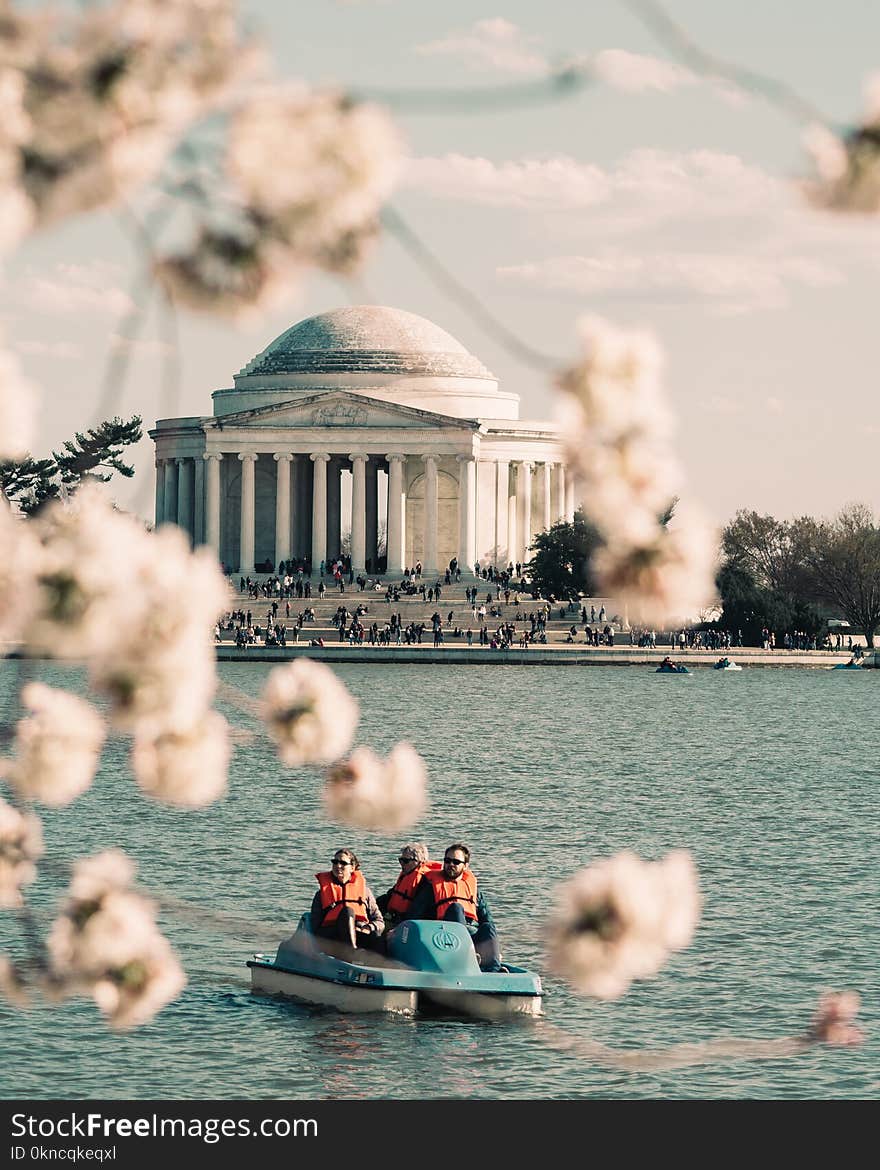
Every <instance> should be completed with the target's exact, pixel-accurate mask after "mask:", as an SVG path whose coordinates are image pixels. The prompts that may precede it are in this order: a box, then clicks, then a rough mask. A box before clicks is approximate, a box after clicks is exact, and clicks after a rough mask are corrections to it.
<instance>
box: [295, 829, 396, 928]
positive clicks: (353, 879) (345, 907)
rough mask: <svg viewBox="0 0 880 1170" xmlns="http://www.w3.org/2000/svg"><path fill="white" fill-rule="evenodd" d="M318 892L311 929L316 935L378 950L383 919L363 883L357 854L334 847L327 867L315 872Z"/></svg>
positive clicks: (370, 892)
mask: <svg viewBox="0 0 880 1170" xmlns="http://www.w3.org/2000/svg"><path fill="white" fill-rule="evenodd" d="M315 877H316V878H317V881H318V891H317V893H316V894H315V896H314V898H313V899H312V910H311V918H312V932H313V933H314V934H316V935H318V937H319V938H327V939H334V940H335V941H337V942H344V943H348V945H349V946H350V947H355V948H357V947H364V948H367V949H368V950H379V949H381V943H380V942H379V939H380V938H381V936H382V932H383V931H384V929H385V921H384V919H383V918H382V914H381V912H380V910H379V907H378V906H377V904H376V899H375V898H374V897H373V891H372V890H371V889H370V887H369V886H368V885H367V883H366V879H365V878H364V875H363V873H362V871H361V867H360V862H359V861H358V859H357V854H356V853H354V852H353V851H352V850H351V849H337V850H336V852H335V853H334V854H333V859H332V861H331V862H330V869H329V870H327V871H324V872H322V873H316V874H315Z"/></svg>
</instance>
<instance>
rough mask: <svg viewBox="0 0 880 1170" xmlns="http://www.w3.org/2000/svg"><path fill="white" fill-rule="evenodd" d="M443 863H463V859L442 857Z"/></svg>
mask: <svg viewBox="0 0 880 1170" xmlns="http://www.w3.org/2000/svg"><path fill="white" fill-rule="evenodd" d="M443 864H444V865H464V864H465V860H464V858H463V857H444V858H443Z"/></svg>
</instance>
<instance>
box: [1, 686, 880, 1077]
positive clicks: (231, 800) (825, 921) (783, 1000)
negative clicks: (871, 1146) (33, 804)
mask: <svg viewBox="0 0 880 1170" xmlns="http://www.w3.org/2000/svg"><path fill="white" fill-rule="evenodd" d="M36 669H37V670H38V673H39V674H40V676H41V677H43V678H45V679H46V681H50V682H51V681H64V682H66V683H73V682H79V676H78V675H77V674H76V672H73V671H70V670H65V669H63V668H58V667H52V666H49V665H48V664H45V665H41V666H40V667H38V668H36ZM269 669H270V668H269V667H268V666H263V665H260V664H256V663H254V664H250V663H227V664H222V665H221V667H220V671H221V674H222V676H223V678H224V679H225V680H226V681H227V682H229V683H231V684H232V685H234V686H236V687H239V688H240V689H242V690H244V691H246V692H247V693H248V694H251V695H254V694H257V693H258V691H259V689H260V687H261V686H262V683H263V680H264V678H265V675H266V673H267V671H268V670H269ZM339 674H340V676H341V677H342V678H343V680H344V681H345V682H346V683H347V684H348V685H349V687H350V688H351V690H352V691H353V692H354V694H355V695H356V696H357V697H358V698H359V700H360V701H361V704H362V708H363V716H364V717H363V724H362V731H361V736H360V739H361V742H367V743H369V744H371V745H372V746H373V747H375V748H377V749H382V750H387V749H388V748H389V747H390V746H391V745H392V744H394V743H395V742H397V741H398V740H399V739H409V740H410V741H412V742H413V743H414V744H415V745H416V746H417V747H418V748H419V750H420V751H421V752H422V753H423V755H424V756H425V758H426V760H427V762H428V765H429V771H430V776H431V781H432V788H431V792H432V807H431V810H430V813H429V815H428V816H427V817H426V819H425V821H424V823H423V824H421V825H419V826H418V828H417V830H416V831H415V832H414V833H412V834H409V836H412V837H414V838H416V839H418V838H424V839H425V840H427V841H428V842H429V844H430V845H431V847H432V850H433V853H434V855H435V856H439V855H440V851H441V850H442V849H443V847H444V846H445V845H446V844H447V843H448V842H450V841H455V840H463V841H465V842H467V843H469V844H470V846H471V848H472V850H473V854H474V856H473V865H474V868H475V870H476V872H477V874H478V875H479V878H480V881H481V883H482V885H483V887H484V889H485V890H486V891H487V893H488V894H489V895H490V897H491V900H492V905H493V908H494V911H495V917H496V920H497V922H498V924H499V930H500V933H501V937H502V943H503V948H504V951H505V954H506V956H507V957H508V958H509V959H510V960H512V961H513V962H516V963H519V964H521V965H524V966H527V967H530V968H534V969H538V970H541V969H542V955H541V939H540V917H541V910H542V907H543V906H544V905H545V904H546V901H547V899H548V897H549V892H550V890H551V888H552V885H553V882H554V881H555V880H557V879H558V878H560V877H564V876H565V875H567V874H568V873H570V872H571V871H572V870H574V869H575V868H577V867H578V866H579V865H580V864H582V863H583V862H585V861H587V860H589V859H590V858H594V857H600V856H605V855H607V854H609V853H612V852H614V851H616V850H619V849H623V848H631V849H634V850H635V851H636V852H638V853H639V854H640V855H642V856H643V857H649V858H654V857H658V856H660V855H661V854H663V853H665V852H666V851H667V850H669V849H672V848H679V847H685V848H688V849H690V850H691V851H692V852H693V854H694V856H695V858H696V862H697V865H698V868H699V872H700V880H701V888H702V892H703V896H704V899H705V905H704V912H703V917H702V921H701V925H700V927H699V929H698V931H697V934H696V937H695V940H694V942H693V944H692V945H691V946H690V947H689V948H688V949H687V950H685V951H683V952H680V953H679V954H677V955H676V956H674V958H673V960H672V962H671V963H670V964H669V966H668V967H667V968H666V969H665V970H664V971H663V972H662V973H661V974H660V975H659V976H658V977H656V978H654V979H653V980H649V981H646V982H644V983H640V984H638V985H636V986H635V987H633V988H632V989H631V990H630V992H629V993H628V994H627V995H626V996H625V997H624V998H623V999H621V1000H619V1001H617V1002H615V1003H611V1004H605V1003H596V1002H594V1001H586V1000H582V999H579V998H577V997H576V996H574V995H572V994H571V993H570V992H569V991H568V990H567V989H566V987H565V986H564V985H563V984H561V983H560V982H559V981H558V980H555V979H552V978H546V977H545V986H546V989H547V998H546V1000H545V1011H546V1021H547V1023H551V1024H552V1025H554V1026H555V1027H557V1028H559V1029H562V1030H564V1032H565V1033H567V1034H569V1035H573V1036H578V1037H589V1038H593V1039H598V1040H600V1041H602V1042H604V1043H606V1044H608V1045H612V1046H614V1047H617V1048H623V1049H627V1050H633V1049H638V1048H641V1047H658V1046H664V1045H669V1044H674V1043H678V1042H681V1041H685V1040H707V1039H712V1038H717V1037H721V1036H737V1037H752V1038H774V1037H782V1036H786V1035H791V1034H794V1033H797V1032H798V1031H800V1030H802V1029H803V1027H804V1026H805V1024H806V1022H807V1021H808V1020H809V1017H810V1015H811V1012H812V1009H813V1005H814V1003H815V1001H816V999H817V997H818V995H819V993H820V992H821V991H822V990H823V989H825V988H829V987H830V988H844V987H846V988H849V987H852V988H856V989H858V990H859V991H860V992H861V993H862V996H863V1020H864V1023H865V1025H866V1027H867V1029H868V1033H869V1035H868V1042H867V1043H866V1044H865V1045H864V1046H863V1047H861V1048H860V1049H855V1050H853V1049H847V1050H841V1049H831V1048H828V1047H820V1048H814V1049H812V1050H810V1051H809V1052H808V1053H806V1054H804V1055H801V1056H797V1057H794V1058H787V1059H783V1058H779V1059H775V1060H772V1061H769V1062H767V1061H765V1062H742V1063H721V1064H717V1063H716V1064H712V1065H710V1066H708V1067H704V1066H700V1067H690V1068H685V1069H679V1070H671V1071H662V1072H652V1073H650V1074H648V1073H643V1072H624V1071H620V1070H618V1069H613V1068H607V1067H600V1066H599V1065H596V1064H591V1063H589V1062H586V1061H585V1060H584V1059H583V1057H582V1056H581V1055H578V1054H577V1053H576V1052H564V1051H560V1049H559V1047H558V1045H557V1044H556V1042H555V1036H556V1033H554V1032H552V1031H551V1030H549V1029H548V1028H547V1027H545V1025H544V1023H543V1022H542V1021H540V1020H539V1021H520V1022H517V1023H494V1024H487V1023H480V1022H476V1021H461V1020H450V1019H445V1020H444V1019H416V1020H412V1019H397V1018H391V1017H389V1018H374V1017H366V1016H361V1017H357V1016H351V1017H346V1016H342V1015H339V1014H337V1013H334V1012H330V1011H322V1010H318V1009H314V1008H309V1007H303V1006H298V1005H295V1004H291V1003H285V1002H279V1001H274V1000H270V999H262V998H258V997H253V996H251V994H250V992H249V981H248V977H249V972H248V971H247V968H246V967H245V966H244V964H245V961H246V960H247V959H248V958H249V957H250V954H251V952H252V951H254V950H272V949H274V946H275V945H276V943H277V941H278V939H279V938H280V937H281V934H282V932H284V933H287V932H289V930H290V929H291V928H292V926H293V924H294V923H295V921H296V919H297V917H298V916H299V914H300V912H301V911H302V910H304V909H306V908H307V906H308V904H309V901H310V899H311V896H312V893H313V891H314V889H315V882H314V876H313V875H314V873H315V871H316V870H317V869H319V868H325V867H326V863H327V862H328V861H329V858H330V856H331V851H332V850H333V849H335V848H336V847H337V846H339V845H343V844H345V845H351V846H353V847H354V848H355V850H356V851H357V852H358V853H359V855H360V857H361V861H362V865H363V868H364V870H365V872H366V875H367V879H368V881H369V882H370V884H371V885H372V886H373V887H374V889H375V890H376V891H377V892H380V891H381V890H383V889H385V888H387V886H388V885H390V884H391V881H392V880H393V879H394V877H395V876H396V874H397V872H398V867H397V864H396V861H395V859H396V856H397V849H398V846H399V844H400V837H399V836H394V837H393V838H392V837H385V836H372V837H369V838H367V837H366V836H365V835H363V834H358V833H352V832H349V831H347V830H344V829H340V828H337V827H334V826H332V825H328V824H327V823H326V822H325V821H324V820H323V819H322V816H321V808H320V799H319V785H318V778H317V776H316V775H313V774H311V773H302V774H296V775H291V774H290V773H288V772H286V771H285V770H284V769H282V767H281V766H280V765H279V764H278V763H277V761H276V759H275V756H274V753H273V751H272V749H271V748H270V747H269V746H268V744H267V743H266V742H265V741H264V739H263V738H262V737H261V736H260V735H259V734H257V735H256V736H254V738H253V739H251V740H250V741H249V742H245V743H241V744H239V746H238V747H237V749H236V753H235V757H234V762H233V768H232V785H231V790H230V793H229V795H228V796H227V798H226V799H225V800H223V801H222V802H220V803H218V804H217V805H215V806H212V807H211V808H209V809H206V810H204V811H201V812H197V813H183V812H177V811H174V810H171V809H167V808H164V807H162V806H159V805H156V804H154V803H152V802H150V801H148V800H147V799H145V798H142V797H141V796H140V794H139V792H138V790H137V788H136V787H135V785H134V782H133V781H132V780H131V779H130V777H129V776H128V774H127V772H126V770H125V752H126V742H125V741H124V740H122V739H119V740H114V741H113V742H112V743H111V745H110V747H109V748H108V751H107V754H106V757H105V762H104V765H103V767H102V770H101V773H100V775H99V777H98V780H97V781H96V784H95V786H94V787H93V789H92V790H91V791H90V792H89V793H88V794H86V796H84V797H81V798H80V799H79V800H78V801H77V802H76V803H75V804H74V805H72V806H71V807H70V808H69V809H66V810H58V811H51V810H50V811H47V813H46V815H45V817H44V821H45V824H46V837H47V844H48V847H49V849H50V851H51V854H52V856H53V858H55V859H59V858H64V859H69V858H72V857H75V856H80V855H83V854H85V853H87V852H92V851H95V850H98V849H102V848H106V847H109V846H111V845H120V846H122V847H123V848H124V849H126V850H127V851H128V852H129V853H130V854H131V855H132V856H133V857H134V858H135V859H136V860H137V862H138V864H139V877H140V880H141V882H142V884H143V885H144V886H145V887H148V888H153V889H160V890H165V891H168V892H169V893H173V894H174V895H176V896H177V897H179V898H183V899H185V900H186V901H187V902H188V903H191V904H193V905H194V906H197V907H202V908H207V909H209V910H211V911H213V912H223V913H224V914H226V915H227V916H228V921H226V923H225V927H224V928H223V929H218V928H214V927H211V926H208V925H206V924H205V923H204V922H203V921H201V920H198V919H194V918H183V917H181V916H180V915H179V914H177V913H175V914H171V913H167V912H164V913H163V915H162V925H163V928H164V929H165V932H166V933H167V934H168V936H169V937H170V938H171V939H172V941H173V943H174V945H175V947H176V949H177V950H178V953H179V954H180V956H181V958H182V960H183V963H184V965H185V967H186V969H187V971H188V974H189V980H190V981H189V986H188V987H187V990H186V992H185V993H184V995H183V996H182V997H181V998H180V999H179V1000H178V1001H177V1002H176V1003H174V1004H172V1005H171V1006H169V1007H168V1008H166V1009H165V1010H164V1011H163V1012H162V1013H161V1014H160V1015H159V1016H158V1017H157V1018H156V1019H155V1021H153V1022H152V1023H151V1024H150V1025H148V1026H146V1027H144V1028H142V1029H139V1030H137V1031H135V1032H133V1033H130V1034H123V1035H116V1034H114V1033H110V1032H108V1031H107V1029H106V1028H105V1027H104V1026H103V1024H102V1023H101V1022H100V1019H99V1017H98V1014H97V1010H96V1009H95V1008H94V1007H93V1006H92V1005H91V1004H90V1003H88V1002H86V1001H77V1002H74V1003H70V1004H67V1005H65V1006H63V1007H61V1008H60V1009H59V1008H54V1009H36V1010H32V1011H30V1012H26V1013H20V1012H16V1011H13V1010H11V1009H8V1008H7V1007H5V1006H2V1005H0V1036H2V1041H0V1052H2V1058H0V1097H2V1098H3V1099H8V1098H12V1097H17V1098H30V1099H51V1098H59V1097H62V1098H112V1099H122V1098H135V1099H146V1098H151V1097H152V1098H164V1099H210V1098H224V1099H237V1098H243V1099H254V1100H296V1099H333V1098H386V1097H391V1098H410V1097H413V1098H419V1097H422V1096H424V1095H426V1083H427V1082H426V1077H427V1076H428V1075H430V1082H431V1083H432V1084H433V1085H442V1086H443V1093H444V1095H445V1096H447V1097H482V1098H515V1099H526V1098H591V1097H599V1098H656V1097H664V1098H719V1097H733V1098H767V1097H773V1098H873V1099H876V1098H877V1097H878V1096H880V1092H878V1088H880V1079H878V1073H877V1069H878V1067H880V1061H878V1055H880V1053H878V1048H880V1044H878V1036H880V1026H878V978H877V967H878V964H877V959H878V954H880V948H878V924H877V892H878V890H877V873H878V871H880V865H878V863H880V856H878V853H880V847H878V835H877V825H878V823H880V818H878V782H877V768H876V742H875V740H874V738H873V737H874V734H875V730H876V726H877V715H876V712H877V687H878V686H880V673H877V674H875V673H873V672H871V673H869V672H865V674H863V675H860V674H856V673H854V672H852V673H850V672H842V671H837V672H833V673H832V672H829V671H823V670H796V669H791V670H785V671H781V670H773V669H760V668H752V669H748V670H743V672H742V673H741V674H723V673H718V672H714V671H710V670H705V671H703V670H701V671H696V672H694V673H693V674H692V675H690V676H686V677H685V676H681V677H676V676H671V677H664V676H659V675H656V674H654V673H653V672H652V671H651V670H650V669H648V668H639V667H629V668H614V667H585V668H574V667H565V668H558V669H553V668H548V667H535V666H531V667H530V666H525V667H516V666H510V667H507V666H488V667H466V668H463V669H456V668H448V667H442V666H418V665H413V666H400V667H394V666H392V667H388V666H370V665H354V664H353V665H351V666H348V667H345V668H340V669H339ZM14 677H15V667H14V665H13V664H11V663H4V664H3V665H2V670H0V683H2V685H3V687H4V691H3V695H4V699H3V701H4V702H6V703H7V704H8V702H9V695H10V688H11V685H12V683H13V680H14ZM222 709H223V711H224V713H225V714H226V715H227V716H228V717H230V718H231V719H232V720H233V721H234V723H235V725H236V726H237V727H239V728H241V729H248V728H255V725H254V724H253V723H252V721H251V720H249V719H248V718H247V717H246V716H243V715H241V714H236V713H235V711H234V710H233V709H231V708H229V707H228V706H226V705H223V706H222ZM32 889H33V891H34V898H35V903H36V905H37V906H38V908H39V909H40V911H41V913H47V914H48V913H49V911H50V910H51V907H52V905H53V903H54V900H55V898H56V897H57V895H58V884H57V880H56V881H53V880H52V879H49V878H46V877H45V876H42V877H41V878H40V879H39V881H38V882H37V883H36V884H35V886H34V887H32ZM19 946H20V943H19V942H18V935H17V925H16V920H15V917H14V915H12V914H10V913H9V912H4V913H2V914H0V950H6V951H7V952H9V953H15V952H16V951H17V949H18V948H19ZM428 1095H431V1094H428Z"/></svg>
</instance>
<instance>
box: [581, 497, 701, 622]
mask: <svg viewBox="0 0 880 1170" xmlns="http://www.w3.org/2000/svg"><path fill="white" fill-rule="evenodd" d="M716 568H717V540H716V538H715V534H714V533H713V531H712V530H711V528H710V527H709V525H708V524H707V523H706V521H705V520H704V519H703V518H702V517H701V516H700V515H699V514H697V513H696V511H695V510H694V509H689V510H686V511H685V510H681V511H680V512H679V515H677V516H676V519H675V526H674V527H670V528H664V527H662V526H661V525H657V526H656V528H655V532H654V536H653V540H652V541H650V542H648V541H645V542H643V543H642V544H630V545H624V544H622V543H618V542H617V540H616V539H614V538H612V539H611V540H610V542H609V543H608V544H607V545H606V546H605V547H604V548H601V549H599V550H598V552H597V554H596V558H595V563H594V570H595V574H596V580H597V582H599V583H600V592H601V593H603V594H604V595H608V596H612V597H615V598H616V599H617V600H618V602H619V603H620V604H621V605H623V606H627V607H628V608H629V611H630V618H631V619H632V620H636V621H637V623H638V624H639V625H660V624H662V623H663V621H665V620H666V619H668V618H670V617H678V618H680V619H682V620H684V619H687V618H688V617H690V616H691V615H693V614H695V613H699V612H700V610H701V609H704V608H705V607H706V606H707V605H708V604H710V602H711V601H712V599H713V598H714V597H715V595H716V592H717V590H716V585H715V572H716Z"/></svg>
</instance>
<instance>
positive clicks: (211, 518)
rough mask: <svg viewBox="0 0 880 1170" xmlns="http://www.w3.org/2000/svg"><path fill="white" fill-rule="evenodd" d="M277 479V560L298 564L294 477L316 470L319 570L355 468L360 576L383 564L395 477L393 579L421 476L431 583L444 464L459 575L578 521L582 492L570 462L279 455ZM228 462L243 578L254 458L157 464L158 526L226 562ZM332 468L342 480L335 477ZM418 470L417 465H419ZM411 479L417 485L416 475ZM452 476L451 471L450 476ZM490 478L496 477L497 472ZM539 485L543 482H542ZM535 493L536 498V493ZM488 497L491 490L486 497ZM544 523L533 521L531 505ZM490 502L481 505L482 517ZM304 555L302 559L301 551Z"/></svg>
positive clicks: (314, 540) (355, 553) (355, 547)
mask: <svg viewBox="0 0 880 1170" xmlns="http://www.w3.org/2000/svg"><path fill="white" fill-rule="evenodd" d="M272 458H273V460H274V462H275V464H276V466H277V471H276V480H275V557H274V563H275V565H276V566H277V565H278V563H279V562H280V561H283V560H287V559H288V558H289V557H290V556H291V552H292V550H291V468H292V466H293V464H294V462H295V461H299V463H300V467H301V471H300V474H302V473H303V472H305V471H307V469H308V468H309V466H310V467H311V485H310V486H311V492H310V495H311V559H312V564H313V565H314V566H317V565H319V564H320V563H321V562H322V561H326V560H327V556H328V552H329V554H330V555H331V556H333V555H335V554H336V553H337V552H338V551H339V542H340V535H341V534H340V476H339V473H340V472H341V470H342V467H343V464H345V463H348V464H349V465H350V468H349V469H350V471H351V475H352V490H351V558H352V567H353V569H354V571H355V572H356V573H359V572H364V571H366V561H367V559H370V561H371V566H372V567H373V569H374V570H375V565H376V557H377V539H378V519H379V511H380V509H379V487H378V471H379V470H380V469H381V470H384V471H385V472H386V474H387V492H388V496H387V504H386V508H385V516H386V544H387V569H386V572H387V573H388V575H389V576H394V575H397V574H400V573H402V572H403V568H404V555H405V552H404V550H405V547H406V544H405V529H406V500H407V483H408V480H409V481H411V480H412V479H413V478H414V477H415V476H416V475H418V476H422V475H423V477H424V478H423V490H424V527H423V532H422V533H421V538H422V539H421V548H422V555H421V558H420V559H421V561H422V566H423V571H424V572H425V573H426V574H428V575H430V574H433V573H436V572H437V571H438V570H440V569H441V568H442V567H443V566H440V565H439V564H438V563H437V560H438V493H437V477H438V472H439V470H440V463H441V461H445V463H446V467H447V468H448V467H449V465H450V464H451V462H452V461H453V460H454V461H455V462H456V463H457V472H458V534H457V536H458V539H457V556H458V560H459V563H460V564H461V566H462V567H463V568H464V567H467V568H471V567H472V566H473V565H474V563H475V562H476V561H477V560H478V559H486V558H488V559H489V560H490V561H492V562H494V563H502V562H503V563H507V562H508V561H513V562H516V561H522V560H524V559H526V550H527V549H528V547H529V545H530V544H531V542H532V537H533V534H534V532H535V531H536V530H540V529H543V528H549V527H550V525H551V524H553V523H555V522H556V521H557V520H561V519H565V520H569V521H571V520H572V519H573V518H574V510H575V487H574V480H573V478H572V476H571V475H568V476H567V475H566V469H565V466H564V465H563V464H562V463H558V462H553V461H550V460H544V461H539V460H536V461H534V462H532V461H529V460H519V459H516V460H510V459H493V458H491V457H487V456H480V457H479V458H478V457H477V456H475V455H473V454H460V455H445V456H441V455H439V454H423V455H414V454H406V453H404V452H390V453H388V454H384V455H382V454H379V455H377V454H367V453H365V452H359V451H356V452H352V453H350V454H348V455H340V454H338V453H332V454H331V453H330V452H327V451H316V452H311V453H308V454H307V453H305V452H291V451H279V452H276V453H274V454H273V456H272ZM223 459H228V460H237V461H238V462H239V463H240V465H241V466H240V470H241V514H240V519H239V523H240V531H239V536H240V542H239V550H240V556H239V572H240V573H243V574H247V573H249V572H252V571H253V565H254V536H255V503H256V496H255V469H256V463H257V459H258V454H257V453H256V452H254V451H229V452H219V451H208V452H205V453H204V454H203V455H201V456H189V457H177V458H169V459H159V460H157V462H156V523H157V524H160V523H162V522H170V523H176V524H178V525H179V526H180V527H181V528H183V529H184V530H185V531H186V532H188V533H189V534H190V537H191V538H192V540H193V542H194V543H195V544H202V543H204V544H207V545H209V546H210V547H211V548H213V549H214V551H215V552H216V553H217V555H218V557H219V555H220V539H221V523H220V514H221V481H220V464H221V461H222V460H223ZM331 460H332V461H333V471H334V474H332V475H329V474H328V470H329V468H330V465H331ZM413 464H414V465H415V466H413ZM486 464H491V465H493V468H494V491H493V493H492V494H493V495H494V499H492V500H491V505H492V508H493V513H494V532H493V533H492V534H491V536H492V538H493V539H492V540H491V546H492V547H491V549H487V548H486V547H485V541H484V547H483V548H482V550H480V551H479V552H478V548H477V540H478V527H479V524H478V515H477V505H478V499H477V497H478V471H479V470H480V469H482V468H484V467H485V465H486ZM408 473H410V474H409V476H408ZM446 473H447V474H449V472H448V471H447V472H446ZM489 474H492V473H489ZM536 477H537V483H536V482H535V481H536ZM536 489H537V490H536ZM481 490H483V491H484V489H481ZM535 500H537V501H538V505H537V507H538V512H539V514H537V515H534V516H533V514H532V513H533V501H535ZM489 503H490V501H488V500H483V499H482V496H481V500H480V510H481V512H485V510H486V505H487V504H489ZM296 551H297V552H298V553H301V552H302V550H296Z"/></svg>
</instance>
